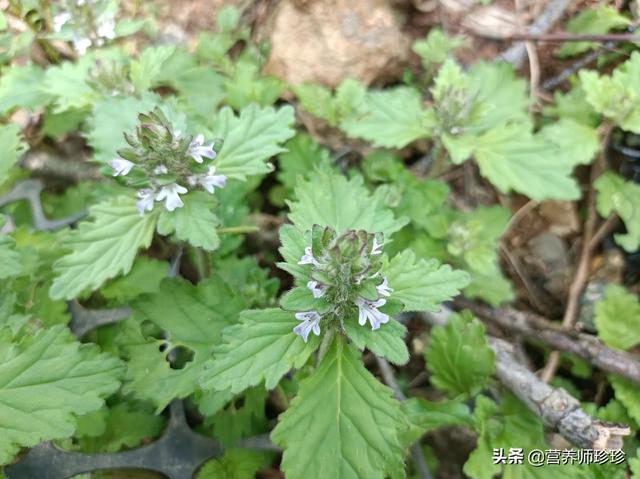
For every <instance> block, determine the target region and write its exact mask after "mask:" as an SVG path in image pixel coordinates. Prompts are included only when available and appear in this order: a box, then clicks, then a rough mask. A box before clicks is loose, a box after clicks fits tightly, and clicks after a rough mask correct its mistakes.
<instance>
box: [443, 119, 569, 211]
mask: <svg viewBox="0 0 640 479" xmlns="http://www.w3.org/2000/svg"><path fill="white" fill-rule="evenodd" d="M462 141H466V142H468V144H467V148H468V151H469V150H470V151H472V152H473V154H474V155H475V158H476V161H477V162H478V166H479V167H480V173H481V174H482V176H484V177H486V178H488V179H489V181H491V183H492V184H493V185H494V186H495V187H496V188H498V190H500V191H501V192H503V193H508V192H509V190H511V189H513V190H515V191H517V192H519V193H522V194H524V195H527V196H528V197H529V198H531V199H534V200H538V201H539V200H544V199H550V198H554V199H566V200H571V199H576V198H578V197H579V196H580V190H579V188H578V186H577V184H576V182H575V180H574V179H573V178H571V173H572V171H573V168H574V166H575V164H574V163H572V162H571V161H572V160H574V159H575V157H576V156H575V155H574V156H568V157H563V156H562V154H563V150H561V149H559V148H558V146H557V145H555V144H552V143H550V142H548V141H546V140H545V139H544V138H542V137H540V136H534V135H532V134H531V132H530V130H529V126H528V125H525V124H512V125H505V126H503V127H496V128H493V129H491V130H489V131H488V132H486V133H484V134H482V135H480V136H478V137H476V138H475V139H469V138H468V137H467V138H464V137H463V138H462ZM447 148H449V146H447ZM465 156H466V155H465ZM454 160H455V159H454ZM458 160H459V158H458ZM456 162H459V161H456Z"/></svg>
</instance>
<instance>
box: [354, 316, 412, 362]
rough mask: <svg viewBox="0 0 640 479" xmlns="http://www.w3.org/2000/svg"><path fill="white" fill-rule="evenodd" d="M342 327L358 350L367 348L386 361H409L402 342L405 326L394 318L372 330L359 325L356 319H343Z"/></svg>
mask: <svg viewBox="0 0 640 479" xmlns="http://www.w3.org/2000/svg"><path fill="white" fill-rule="evenodd" d="M344 329H345V332H346V333H347V335H348V336H349V339H350V340H351V341H353V344H354V345H355V346H356V347H357V348H358V349H360V350H362V349H364V348H367V349H368V350H369V351H371V352H372V353H373V354H375V355H376V356H379V357H381V358H385V359H386V360H387V361H389V362H391V363H393V364H398V365H403V364H407V362H408V361H409V350H408V349H407V345H406V344H405V342H404V337H405V336H406V334H407V328H405V327H404V326H403V325H402V324H400V323H399V322H398V321H396V320H395V319H391V320H389V322H388V323H386V324H383V325H382V326H380V329H377V330H375V331H372V330H371V329H370V328H368V327H363V326H360V325H359V324H358V323H357V322H356V321H345V322H344Z"/></svg>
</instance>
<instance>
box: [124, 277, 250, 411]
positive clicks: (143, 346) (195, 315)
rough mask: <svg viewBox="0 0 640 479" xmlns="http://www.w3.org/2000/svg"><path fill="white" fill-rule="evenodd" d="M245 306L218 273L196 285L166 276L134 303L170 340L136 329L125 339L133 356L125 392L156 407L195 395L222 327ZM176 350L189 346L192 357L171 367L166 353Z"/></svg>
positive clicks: (146, 318)
mask: <svg viewBox="0 0 640 479" xmlns="http://www.w3.org/2000/svg"><path fill="white" fill-rule="evenodd" d="M243 306H244V305H243V304H242V301H241V300H238V299H237V298H236V297H235V295H234V293H233V291H232V290H231V288H229V287H228V286H227V285H226V284H225V283H224V282H223V281H222V280H221V279H220V278H219V277H217V276H215V275H213V276H212V277H210V278H208V279H207V280H205V281H202V282H200V283H198V286H197V287H196V286H192V285H191V284H190V283H188V282H187V281H185V280H179V279H165V280H164V281H163V282H162V284H161V285H160V291H159V292H158V293H156V294H148V295H144V296H141V297H140V298H139V299H138V300H136V301H135V302H134V303H133V305H132V309H133V311H134V312H135V313H136V315H137V317H138V319H139V320H140V321H144V320H148V321H151V322H152V323H153V324H154V325H156V326H157V327H158V328H160V329H161V330H162V331H164V332H165V339H163V340H158V339H155V338H149V339H145V338H143V337H141V335H140V333H139V332H137V333H133V334H132V337H131V341H128V340H125V341H124V344H125V346H124V347H125V350H126V351H127V352H128V354H129V355H130V359H129V363H128V371H127V376H126V379H127V383H126V384H125V386H124V388H123V390H124V392H125V393H132V394H134V395H135V396H136V397H138V398H140V399H144V400H147V401H150V402H152V403H153V404H154V405H155V406H156V408H157V411H161V410H162V409H163V408H164V407H165V406H166V405H167V404H169V402H170V401H171V400H172V399H174V398H182V397H185V396H188V395H189V394H192V393H193V392H194V391H195V390H196V389H197V387H198V378H199V377H200V375H201V374H202V371H203V370H204V367H205V363H206V362H207V360H208V359H209V356H210V355H211V352H212V351H213V349H214V347H215V346H216V345H217V344H219V343H220V339H221V337H222V330H223V329H224V328H225V327H226V326H229V325H230V324H233V323H234V322H235V319H236V318H237V315H238V314H239V313H240V310H241V309H242V308H243ZM161 345H164V346H163V349H162V351H161V349H160V346H161ZM175 348H178V350H179V348H186V349H187V350H188V351H189V352H190V353H191V354H192V357H191V358H190V360H188V361H187V362H186V363H185V364H181V365H178V366H177V367H171V365H170V364H169V362H168V360H167V356H168V355H169V354H170V352H171V350H172V349H175ZM178 359H179V358H178Z"/></svg>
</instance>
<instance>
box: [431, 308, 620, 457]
mask: <svg viewBox="0 0 640 479" xmlns="http://www.w3.org/2000/svg"><path fill="white" fill-rule="evenodd" d="M450 314H451V311H450V310H447V309H446V308H443V311H442V312H441V313H440V314H439V315H434V314H431V313H421V314H419V317H420V318H422V319H423V320H424V321H425V322H426V323H428V324H430V325H442V324H446V321H447V320H448V317H449V315H450ZM487 339H488V341H489V345H490V346H491V348H492V349H493V350H494V352H495V354H496V377H497V378H498V379H499V380H500V382H501V383H502V384H503V385H504V386H505V387H506V388H507V389H509V390H510V391H511V392H512V393H513V394H515V395H516V396H517V397H518V398H519V399H520V400H521V401H522V402H523V403H524V404H525V405H526V406H527V407H528V408H529V409H530V410H531V411H533V412H534V413H536V414H537V415H538V416H539V417H540V419H541V420H542V422H543V423H544V424H545V425H546V426H547V427H549V428H551V429H553V430H556V431H558V432H559V433H560V434H561V435H562V436H563V437H564V438H565V439H567V440H568V441H570V442H571V443H572V444H574V445H576V446H578V447H582V448H585V449H620V448H621V447H622V446H623V437H624V436H628V435H629V434H631V430H630V428H629V427H628V426H626V425H624V424H615V423H609V422H605V421H600V420H598V419H594V418H592V417H591V416H589V415H588V414H587V413H586V412H584V411H583V410H582V409H581V408H580V402H579V401H578V400H577V399H575V398H574V397H572V396H571V395H569V393H567V392H566V391H565V390H564V389H562V388H554V387H552V386H549V385H548V384H546V383H544V382H543V381H541V380H540V379H539V378H538V377H537V376H536V375H535V374H534V373H533V372H531V371H529V370H528V369H527V368H526V367H525V366H523V365H522V364H521V363H519V362H518V361H517V359H516V358H515V356H514V354H513V347H512V345H511V344H509V343H507V342H506V341H504V340H502V339H499V338H495V337H492V336H489V335H488V336H487Z"/></svg>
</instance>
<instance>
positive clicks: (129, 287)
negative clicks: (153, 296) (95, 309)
mask: <svg viewBox="0 0 640 479" xmlns="http://www.w3.org/2000/svg"><path fill="white" fill-rule="evenodd" d="M168 273H169V265H168V264H167V262H166V261H158V260H156V259H152V258H148V257H146V256H141V257H139V258H138V259H136V260H135V263H133V267H132V268H131V271H130V272H129V274H127V275H126V276H123V277H121V278H117V279H115V280H113V281H112V282H110V283H109V284H107V285H106V286H104V287H103V288H102V289H101V290H100V294H102V296H104V297H105V298H107V299H113V300H116V301H118V302H119V303H126V302H127V301H130V300H132V299H134V298H136V297H138V296H140V295H141V294H145V293H155V292H156V291H158V289H159V288H160V283H161V282H162V280H163V278H164V277H165V276H167V274H168Z"/></svg>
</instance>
